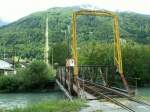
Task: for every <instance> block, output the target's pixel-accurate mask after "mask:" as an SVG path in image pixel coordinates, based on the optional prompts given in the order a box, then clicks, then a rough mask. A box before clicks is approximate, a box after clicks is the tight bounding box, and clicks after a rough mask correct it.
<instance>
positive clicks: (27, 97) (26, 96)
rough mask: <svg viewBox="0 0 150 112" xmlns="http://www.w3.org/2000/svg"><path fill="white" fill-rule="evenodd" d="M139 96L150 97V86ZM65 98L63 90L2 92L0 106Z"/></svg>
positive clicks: (25, 104) (9, 107)
mask: <svg viewBox="0 0 150 112" xmlns="http://www.w3.org/2000/svg"><path fill="white" fill-rule="evenodd" d="M137 95H138V96H143V97H150V88H139V89H138V91H137ZM60 99H65V96H64V94H63V93H62V92H61V91H57V92H48V93H9V94H6V93H5V94H0V108H3V109H4V108H6V109H12V108H15V107H25V106H27V105H28V104H30V103H32V104H34V103H39V102H42V101H50V100H60Z"/></svg>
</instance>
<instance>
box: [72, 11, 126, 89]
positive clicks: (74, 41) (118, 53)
mask: <svg viewBox="0 0 150 112" xmlns="http://www.w3.org/2000/svg"><path fill="white" fill-rule="evenodd" d="M80 15H91V16H108V17H112V18H113V20H114V64H115V66H116V68H117V71H118V72H119V74H120V76H121V79H122V81H123V83H124V85H125V87H126V89H127V90H128V84H127V81H126V80H125V78H124V75H123V67H122V57H121V46H120V34H119V25H118V16H117V15H116V14H115V13H114V12H111V11H106V10H80V11H76V12H74V13H73V15H72V50H73V59H74V61H75V66H74V78H75V80H76V79H77V77H78V52H77V35H76V19H77V16H80Z"/></svg>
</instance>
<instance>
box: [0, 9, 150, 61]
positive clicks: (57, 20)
mask: <svg viewBox="0 0 150 112" xmlns="http://www.w3.org/2000/svg"><path fill="white" fill-rule="evenodd" d="M75 10H79V7H68V8H52V9H49V10H48V11H47V12H48V17H49V41H50V46H52V45H53V43H54V44H57V43H58V44H59V43H61V42H62V41H63V40H65V32H64V31H65V30H66V37H70V36H71V34H70V31H71V29H70V28H71V26H70V25H71V15H72V13H73V11H75ZM47 12H46V11H42V12H37V13H33V14H31V15H29V16H26V17H24V18H22V19H20V20H18V21H16V22H14V23H11V24H9V25H6V26H3V27H1V28H0V40H1V41H0V51H1V53H2V52H3V51H4V48H5V51H6V52H12V51H13V49H15V51H16V55H17V56H21V57H22V58H28V59H29V58H30V59H33V58H37V59H43V52H44V51H43V50H44V32H45V15H46V13H47ZM117 14H118V16H119V24H120V32H121V37H122V38H123V39H125V40H127V41H135V42H137V43H142V44H149V43H150V33H149V32H150V16H149V15H142V14H137V13H130V12H117ZM112 24H113V21H112V19H111V18H108V17H93V16H80V17H78V18H77V27H78V28H77V29H78V30H77V31H78V42H83V41H91V40H96V41H102V42H109V41H112V40H113V35H112V34H113V30H112V27H113V25H112ZM68 29H69V30H68ZM7 56H8V55H7Z"/></svg>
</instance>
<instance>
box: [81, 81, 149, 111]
mask: <svg viewBox="0 0 150 112" xmlns="http://www.w3.org/2000/svg"><path fill="white" fill-rule="evenodd" d="M78 80H79V83H80V86H81V87H82V88H84V89H85V90H86V91H87V92H89V93H91V94H93V95H94V96H96V97H102V98H104V99H106V100H108V101H110V102H112V103H114V104H116V105H118V106H120V107H122V108H124V109H126V110H127V111H129V112H136V111H135V110H133V109H132V108H130V107H128V106H126V105H125V104H122V103H121V102H120V101H118V100H116V99H114V97H122V98H126V99H127V100H129V101H132V102H136V103H138V104H140V105H146V106H149V107H150V104H147V103H145V102H142V101H140V100H138V99H136V98H133V97H130V96H129V95H127V94H125V93H123V92H120V91H117V90H114V89H112V88H108V87H106V86H103V85H100V84H96V83H92V82H90V81H87V80H82V79H80V78H79V79H78Z"/></svg>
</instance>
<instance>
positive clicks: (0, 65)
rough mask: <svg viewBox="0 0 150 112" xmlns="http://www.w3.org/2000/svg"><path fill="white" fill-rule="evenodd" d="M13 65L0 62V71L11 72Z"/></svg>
mask: <svg viewBox="0 0 150 112" xmlns="http://www.w3.org/2000/svg"><path fill="white" fill-rule="evenodd" d="M12 67H13V65H12V64H10V63H9V62H7V61H4V60H0V70H13V68H12Z"/></svg>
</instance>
